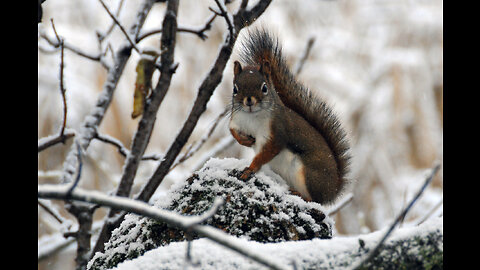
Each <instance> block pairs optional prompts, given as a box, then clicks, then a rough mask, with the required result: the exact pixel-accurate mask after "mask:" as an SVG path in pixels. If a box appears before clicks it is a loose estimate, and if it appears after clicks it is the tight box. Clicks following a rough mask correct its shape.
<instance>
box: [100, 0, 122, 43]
mask: <svg viewBox="0 0 480 270" xmlns="http://www.w3.org/2000/svg"><path fill="white" fill-rule="evenodd" d="M123 2H124V0H120V2H118V8H117V12H116V14H115V16H116V17H117V18H118V16H120V11H121V10H122V7H123ZM115 25H117V24H116V23H115V21H114V22H113V23H112V24H111V25H110V27H109V28H108V29H107V31H106V32H105V33H103V34H102V33H97V35H98V41H99V43H102V41H103V40H104V39H105V38H106V37H107V36H108V35H110V33H112V31H113V29H115Z"/></svg>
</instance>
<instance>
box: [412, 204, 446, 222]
mask: <svg viewBox="0 0 480 270" xmlns="http://www.w3.org/2000/svg"><path fill="white" fill-rule="evenodd" d="M442 204H443V198H442V199H441V200H440V201H439V202H438V203H437V204H435V206H434V207H433V208H432V210H430V211H429V212H428V213H427V214H426V215H425V216H424V217H423V218H422V219H421V220H420V221H418V222H417V223H416V225H420V224H422V223H423V222H425V221H426V220H427V219H429V218H430V217H431V216H432V215H433V214H434V213H435V211H437V209H438V208H439V207H440V206H441V205H442Z"/></svg>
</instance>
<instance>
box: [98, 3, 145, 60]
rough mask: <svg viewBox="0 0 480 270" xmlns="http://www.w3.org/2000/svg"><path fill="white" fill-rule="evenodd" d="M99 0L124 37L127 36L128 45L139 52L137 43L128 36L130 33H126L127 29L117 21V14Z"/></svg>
mask: <svg viewBox="0 0 480 270" xmlns="http://www.w3.org/2000/svg"><path fill="white" fill-rule="evenodd" d="M98 1H99V2H100V4H102V6H103V8H104V9H105V10H106V11H107V13H108V15H110V18H112V20H113V21H114V22H115V23H116V24H117V25H118V28H120V30H121V31H122V33H123V34H124V35H125V37H126V38H127V40H128V42H129V43H130V45H132V47H133V48H134V49H135V51H137V53H140V50H139V49H138V48H137V44H135V42H133V40H132V38H131V37H130V35H129V34H128V33H127V31H126V30H125V28H123V26H122V24H121V23H120V22H119V21H118V19H117V16H115V15H114V14H113V13H112V12H111V11H110V9H108V7H107V6H106V5H105V3H104V2H103V1H102V0H98Z"/></svg>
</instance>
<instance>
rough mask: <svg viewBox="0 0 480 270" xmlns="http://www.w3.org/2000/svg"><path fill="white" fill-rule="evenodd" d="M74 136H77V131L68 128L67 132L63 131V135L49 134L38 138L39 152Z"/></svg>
mask: <svg viewBox="0 0 480 270" xmlns="http://www.w3.org/2000/svg"><path fill="white" fill-rule="evenodd" d="M73 136H75V132H74V131H69V130H67V131H66V132H64V133H63V136H60V135H56V136H47V137H44V138H41V139H39V140H38V153H40V152H41V151H43V150H45V149H47V148H49V147H51V146H54V145H56V144H57V143H61V142H64V141H65V140H67V139H70V138H72V137H73Z"/></svg>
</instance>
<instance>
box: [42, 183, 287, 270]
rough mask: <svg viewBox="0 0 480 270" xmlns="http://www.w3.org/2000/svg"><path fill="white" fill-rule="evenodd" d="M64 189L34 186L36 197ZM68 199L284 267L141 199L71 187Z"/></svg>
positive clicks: (195, 219)
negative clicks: (130, 215)
mask: <svg viewBox="0 0 480 270" xmlns="http://www.w3.org/2000/svg"><path fill="white" fill-rule="evenodd" d="M67 192H68V186H67V187H66V186H64V185H39V186H38V197H39V198H45V199H46V198H49V199H60V200H66V199H67V198H66V193H67ZM70 199H72V200H76V201H81V202H87V203H93V204H99V205H103V206H108V207H111V208H114V209H119V210H124V211H127V212H131V213H135V214H138V215H141V216H145V217H149V218H153V219H155V220H159V221H163V222H165V223H167V224H169V225H171V226H174V227H176V228H179V229H183V230H190V231H192V232H195V233H197V234H198V235H200V236H203V237H206V238H208V239H210V240H212V241H214V242H217V243H218V244H220V245H222V246H225V247H227V248H229V249H231V250H233V251H236V252H238V253H240V254H242V255H244V256H246V257H248V258H250V259H252V260H255V261H257V262H259V263H261V264H263V265H265V266H267V267H270V268H272V269H287V268H286V267H285V266H283V265H281V264H279V263H278V262H277V261H276V260H274V259H272V258H270V257H268V256H266V254H261V253H260V252H258V251H255V250H251V249H249V248H246V247H245V246H244V245H243V242H241V241H238V239H237V238H235V237H233V236H231V235H229V234H227V233H225V232H223V231H221V230H219V229H217V228H213V227H211V226H207V225H200V224H198V223H197V222H198V221H199V220H201V219H199V218H198V217H187V216H182V215H180V214H176V213H173V212H170V211H167V210H163V209H159V208H155V207H153V206H150V205H149V204H147V203H145V202H141V201H137V200H132V199H129V198H125V197H119V196H108V195H105V194H103V193H101V192H98V191H85V190H82V189H81V188H77V189H75V190H74V191H73V192H72V194H71V196H70ZM217 205H218V204H217ZM208 212H213V210H212V209H211V210H209V211H208Z"/></svg>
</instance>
